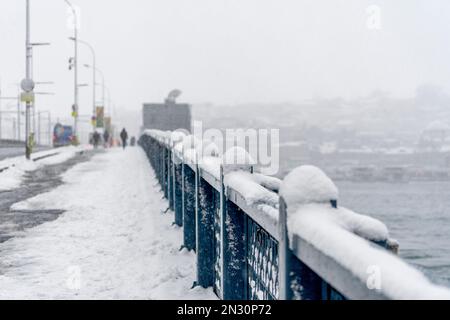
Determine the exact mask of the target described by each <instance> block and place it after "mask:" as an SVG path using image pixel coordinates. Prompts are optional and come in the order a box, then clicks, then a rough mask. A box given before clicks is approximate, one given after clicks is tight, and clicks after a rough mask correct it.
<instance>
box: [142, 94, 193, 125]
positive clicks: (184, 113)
mask: <svg viewBox="0 0 450 320" xmlns="http://www.w3.org/2000/svg"><path fill="white" fill-rule="evenodd" d="M146 129H157V130H164V131H167V130H170V131H173V130H176V129H186V130H188V131H189V132H190V131H191V106H190V105H189V104H178V103H176V102H174V101H173V100H169V99H167V100H166V102H165V103H163V104H162V103H145V104H144V108H143V130H146Z"/></svg>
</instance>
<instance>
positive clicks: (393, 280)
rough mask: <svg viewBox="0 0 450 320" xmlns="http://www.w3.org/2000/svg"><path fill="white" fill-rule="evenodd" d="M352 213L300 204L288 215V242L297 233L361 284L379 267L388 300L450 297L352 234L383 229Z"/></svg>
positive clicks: (407, 266)
mask: <svg viewBox="0 0 450 320" xmlns="http://www.w3.org/2000/svg"><path fill="white" fill-rule="evenodd" d="M354 215H355V214H354V213H351V212H350V211H348V210H346V209H339V210H336V209H332V208H330V206H329V205H325V204H308V205H304V206H302V207H300V209H298V210H297V211H296V212H295V214H289V215H288V229H289V235H290V240H291V243H292V241H293V235H294V234H298V235H300V236H301V238H303V239H304V240H306V241H307V242H309V243H310V244H312V245H313V246H314V247H315V248H317V249H318V250H319V251H321V252H323V253H324V254H325V255H327V256H329V257H331V258H333V259H334V260H336V261H337V262H338V263H339V264H341V265H342V266H343V267H344V268H346V269H348V270H350V271H351V272H352V273H353V274H354V275H355V276H356V277H357V278H359V279H360V280H361V281H362V282H363V283H367V281H368V279H369V276H370V274H369V273H368V270H371V269H370V268H372V267H376V268H377V269H378V270H380V280H381V292H382V293H384V294H385V295H386V296H388V297H390V298H391V299H450V291H449V290H448V289H446V288H444V287H439V286H435V285H433V284H431V283H430V282H429V280H428V279H426V277H425V276H424V275H423V274H422V273H420V272H419V271H417V270H416V269H414V268H413V267H411V266H409V265H408V264H406V263H405V262H404V261H402V260H401V259H399V258H398V257H397V256H395V255H393V254H391V253H389V252H387V251H386V250H384V249H382V248H378V247H376V246H374V245H371V244H370V243H369V242H367V241H366V240H364V239H362V238H361V237H359V236H358V235H356V234H358V233H359V234H363V235H365V236H368V235H370V236H371V237H375V238H377V237H378V236H379V235H382V234H384V233H385V231H386V230H384V227H382V226H381V225H380V224H378V223H374V222H373V221H372V222H371V223H369V224H368V223H367V220H366V219H367V217H364V218H363V220H359V219H361V218H362V217H355V216H354ZM348 219H349V220H350V221H351V223H348V221H347V220H348ZM368 226H370V228H368ZM348 231H352V232H355V233H356V234H353V233H352V232H348ZM372 233H373V234H372ZM374 235H375V236H374Z"/></svg>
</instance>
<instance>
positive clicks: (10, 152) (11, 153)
mask: <svg viewBox="0 0 450 320" xmlns="http://www.w3.org/2000/svg"><path fill="white" fill-rule="evenodd" d="M48 149H50V147H37V148H35V149H34V150H33V151H34V152H39V151H45V150H48ZM24 155H25V147H23V146H6V147H5V146H0V161H1V160H4V159H6V158H13V157H20V156H24Z"/></svg>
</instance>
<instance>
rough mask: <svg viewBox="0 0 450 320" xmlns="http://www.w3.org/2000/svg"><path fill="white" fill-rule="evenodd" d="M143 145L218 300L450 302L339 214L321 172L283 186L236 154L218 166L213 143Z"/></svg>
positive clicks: (144, 141) (389, 247)
mask: <svg viewBox="0 0 450 320" xmlns="http://www.w3.org/2000/svg"><path fill="white" fill-rule="evenodd" d="M139 143H140V145H141V146H142V147H143V149H144V150H145V152H146V153H147V156H148V158H149V160H150V163H151V165H152V166H153V168H154V171H155V174H156V177H157V178H158V180H159V183H160V185H161V187H162V191H163V192H164V195H165V197H166V198H167V199H168V200H169V209H171V210H173V211H174V213H175V217H174V223H175V224H176V225H178V226H180V227H183V234H184V237H183V238H184V243H183V247H184V248H186V249H188V250H195V252H196V256H197V279H196V285H199V286H202V287H211V286H212V287H213V288H214V291H215V292H216V294H217V295H218V296H219V297H220V298H222V299H226V300H229V299H235V300H239V299H260V300H261V299H435V298H444V299H450V291H449V290H448V289H446V288H442V287H438V286H435V285H433V284H431V283H430V282H429V281H428V280H427V279H426V278H425V277H424V276H423V275H422V274H421V273H420V272H418V271H417V270H415V269H414V268H412V267H410V266H409V265H407V264H406V263H404V262H403V261H402V260H401V259H400V258H398V257H397V256H396V255H395V252H396V250H397V249H398V245H397V243H396V242H395V241H394V240H391V239H389V234H388V230H387V228H386V226H385V225H384V224H383V223H381V222H379V221H378V220H375V219H372V218H370V217H367V216H363V215H359V214H356V213H354V212H352V211H350V210H347V209H345V208H341V207H338V190H337V188H336V187H335V185H334V183H333V182H332V181H331V180H330V179H329V178H328V177H327V176H326V175H325V174H324V173H323V172H322V171H320V169H317V168H315V167H308V166H303V167H300V168H298V169H296V170H294V171H293V172H291V173H290V174H289V175H288V176H287V177H286V178H285V179H284V181H280V180H279V179H276V178H273V177H268V176H265V175H262V174H259V173H256V172H254V167H253V166H252V165H251V164H250V165H249V164H248V163H249V162H251V161H250V160H251V159H249V158H248V157H249V156H248V154H246V153H245V152H244V151H243V150H240V149H239V148H233V149H231V150H228V151H227V152H226V153H225V154H224V155H223V156H222V157H219V156H218V150H217V147H216V146H215V145H214V144H213V143H208V142H205V141H198V140H197V139H195V138H194V137H193V136H188V135H184V134H182V133H179V132H173V133H172V132H161V131H153V130H152V131H146V132H144V134H143V135H142V136H141V138H140V140H139ZM239 158H240V159H241V160H243V161H242V163H241V164H235V163H233V162H230V161H228V159H239ZM231 163H232V164H231Z"/></svg>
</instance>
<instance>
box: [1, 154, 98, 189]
mask: <svg viewBox="0 0 450 320" xmlns="http://www.w3.org/2000/svg"><path fill="white" fill-rule="evenodd" d="M88 148H89V147H86V146H80V147H72V146H71V147H64V148H59V149H50V150H46V151H41V152H37V153H34V154H33V155H32V159H36V158H40V157H43V156H48V155H52V154H55V153H57V155H55V156H51V157H48V158H45V159H42V160H39V161H37V162H35V161H27V160H26V159H25V158H24V157H13V158H9V159H5V160H2V161H0V168H7V167H9V169H7V170H5V171H3V172H0V191H4V190H11V189H15V188H18V187H19V186H20V184H21V183H22V179H23V176H24V175H25V173H26V172H29V171H34V170H37V169H39V168H41V167H42V166H46V165H54V164H58V163H63V162H65V161H67V160H69V159H70V158H72V157H74V156H75V155H76V153H77V152H80V151H83V150H87V149H88Z"/></svg>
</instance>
